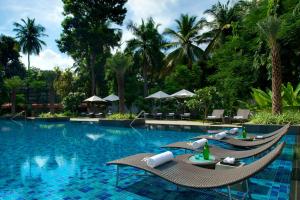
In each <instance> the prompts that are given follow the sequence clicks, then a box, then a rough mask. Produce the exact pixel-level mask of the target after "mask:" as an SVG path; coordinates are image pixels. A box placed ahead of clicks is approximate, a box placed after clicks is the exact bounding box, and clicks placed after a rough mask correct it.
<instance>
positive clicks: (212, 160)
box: [177, 153, 220, 169]
mask: <svg viewBox="0 0 300 200" xmlns="http://www.w3.org/2000/svg"><path fill="white" fill-rule="evenodd" d="M177 158H180V159H181V160H183V161H185V162H186V163H188V164H192V165H196V166H201V167H205V168H209V169H214V168H215V165H216V164H217V163H218V162H219V161H220V160H219V159H218V158H216V157H215V156H214V155H211V154H210V155H209V160H205V159H204V157H203V154H202V153H200V154H195V155H193V154H185V155H181V156H177Z"/></svg>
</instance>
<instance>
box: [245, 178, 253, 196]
mask: <svg viewBox="0 0 300 200" xmlns="http://www.w3.org/2000/svg"><path fill="white" fill-rule="evenodd" d="M246 189H247V195H248V197H249V199H252V197H251V193H250V190H249V181H248V180H246Z"/></svg>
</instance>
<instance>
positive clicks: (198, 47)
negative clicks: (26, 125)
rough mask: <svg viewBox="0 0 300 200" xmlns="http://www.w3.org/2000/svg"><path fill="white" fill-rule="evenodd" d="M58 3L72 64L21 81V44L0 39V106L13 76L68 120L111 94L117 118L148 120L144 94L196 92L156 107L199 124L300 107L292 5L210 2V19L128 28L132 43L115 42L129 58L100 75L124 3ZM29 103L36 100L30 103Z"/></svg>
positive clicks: (298, 23) (299, 20)
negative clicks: (132, 114) (212, 115)
mask: <svg viewBox="0 0 300 200" xmlns="http://www.w3.org/2000/svg"><path fill="white" fill-rule="evenodd" d="M63 3H64V16H65V18H64V20H63V22H62V28H63V31H62V33H61V36H60V38H59V40H58V41H57V43H58V47H59V49H60V50H61V51H62V52H66V53H67V54H69V55H70V56H72V58H73V59H74V60H75V64H74V66H73V68H72V69H67V70H65V71H61V70H59V69H58V68H57V69H55V70H54V71H55V73H54V74H52V75H50V74H48V75H46V76H45V74H47V73H44V72H43V71H39V70H37V69H36V68H34V67H40V66H34V67H31V68H32V69H31V70H28V71H27V73H26V72H25V70H24V67H23V64H22V63H21V62H20V61H19V51H20V44H19V43H18V42H17V41H15V40H14V39H13V38H9V37H7V36H1V38H0V43H1V46H0V58H1V59H0V61H1V63H0V71H1V79H0V89H1V95H4V96H6V98H5V99H6V100H5V101H8V92H9V91H8V90H7V89H5V88H4V87H3V79H4V78H11V77H13V76H19V77H20V78H21V79H24V80H25V83H28V86H29V88H30V92H31V94H37V95H38V94H39V93H41V92H42V91H43V90H44V89H43V88H44V87H45V86H46V87H47V89H48V90H51V89H53V91H54V92H55V95H56V98H55V101H56V102H63V103H64V105H65V108H66V109H67V110H70V111H72V112H73V111H76V110H77V109H78V106H79V104H80V103H81V102H80V100H81V99H83V98H87V97H89V96H90V95H93V94H96V95H98V96H101V97H104V96H106V95H108V94H111V93H115V94H118V93H120V92H121V93H124V103H125V106H124V107H125V110H131V108H132V107H135V106H137V107H138V109H137V110H142V109H146V110H147V111H148V112H150V111H151V109H152V108H153V102H152V101H150V100H145V98H144V97H145V96H147V95H148V94H149V93H154V92H157V91H159V90H162V91H165V92H167V93H173V92H176V91H179V90H180V89H183V88H185V89H188V90H190V91H196V96H195V97H194V98H193V99H190V100H189V99H187V100H186V106H182V107H181V106H178V105H181V104H182V102H184V101H175V100H174V101H166V102H162V105H161V108H160V109H162V110H165V111H174V110H176V111H177V112H183V110H184V109H189V111H191V112H194V113H197V115H199V113H201V116H205V115H206V114H207V113H208V112H210V110H211V109H213V108H217V107H219V108H224V109H225V110H227V112H228V113H235V110H236V109H237V108H239V107H247V106H248V107H250V108H251V109H254V110H262V109H267V110H270V109H271V105H272V103H273V105H275V104H276V105H277V106H276V109H275V110H276V112H275V113H279V112H280V110H281V105H282V108H283V111H284V112H283V115H284V114H285V113H286V112H285V110H287V109H289V110H297V109H298V108H299V97H298V96H299V90H300V89H299V87H300V86H297V84H298V83H299V79H300V57H299V54H300V45H299V44H300V37H299V34H300V9H299V8H300V4H299V1H298V0H284V1H277V0H276V1H275V0H260V1H256V0H250V1H242V0H239V1H228V2H227V3H224V4H222V3H219V2H218V3H216V4H215V5H213V6H212V7H211V8H208V9H207V10H206V11H205V12H204V15H205V16H209V17H210V20H206V19H205V18H200V17H199V16H200V15H201V14H203V13H199V16H191V15H188V14H182V15H180V16H178V18H177V19H174V24H173V25H172V26H170V27H169V28H167V29H166V30H164V31H163V32H160V31H159V29H158V27H159V24H158V23H157V22H155V21H154V19H153V18H149V19H141V21H140V22H139V23H136V24H135V23H133V22H130V23H129V24H127V28H128V29H129V30H130V31H131V32H132V34H133V36H132V38H131V39H129V40H128V41H126V42H125V43H124V45H125V48H122V49H124V52H123V53H121V54H126V56H129V57H130V58H131V59H132V64H131V67H129V68H127V67H125V66H116V67H109V66H108V67H104V66H105V64H106V63H107V60H113V59H114V54H115V53H113V52H116V51H112V49H113V48H116V47H117V48H119V47H120V43H119V41H120V38H121V30H120V29H118V28H117V25H121V24H122V22H123V20H124V18H125V15H126V8H125V7H124V4H125V3H126V0H118V1H110V2H108V1H104V0H95V1H88V0H84V1H79V0H75V1H69V0H63ZM191 3H192V2H191ZM26 23H27V22H26ZM4 45H5V48H3V47H4ZM21 47H22V45H21ZM118 50H119V51H120V49H118ZM10 60H11V61H10ZM110 66H113V65H110ZM117 67H120V69H119V68H118V69H117ZM123 67H124V68H123ZM123 69H126V75H125V76H124V79H123V80H121V79H120V77H122V76H118V71H119V70H121V71H122V70H123ZM122 72H123V71H122ZM121 74H122V73H121ZM48 76H49V77H50V76H51V77H52V78H47V77H48ZM33 80H34V81H33ZM120 80H121V82H120ZM272 80H273V81H272ZM281 81H282V84H283V86H281V84H280V82H281ZM122 82H124V83H125V84H124V85H123V86H122ZM272 82H273V83H276V85H274V84H272ZM29 83H30V84H29ZM120 83H121V84H120ZM120 86H121V87H120ZM253 88H259V89H253ZM268 88H270V89H271V90H270V89H268ZM272 92H273V94H275V96H276V98H275V99H276V100H275V101H274V98H273V100H272V97H274V95H272ZM274 92H275V93H274ZM20 93H22V90H20ZM23 93H25V92H24V90H23ZM82 93H85V95H83V94H82ZM49 94H50V93H49ZM74 94H76V95H74ZM278 95H279V96H278ZM119 96H122V94H121V95H119ZM281 99H282V100H281ZM1 100H2V98H1ZM62 100H64V101H62ZM31 101H40V99H39V97H32V98H31ZM72 102H73V103H74V104H72ZM245 102H248V103H245ZM249 102H250V103H249ZM281 103H282V104H281ZM122 107H123V106H122ZM126 108H127V109H126ZM273 111H274V108H273Z"/></svg>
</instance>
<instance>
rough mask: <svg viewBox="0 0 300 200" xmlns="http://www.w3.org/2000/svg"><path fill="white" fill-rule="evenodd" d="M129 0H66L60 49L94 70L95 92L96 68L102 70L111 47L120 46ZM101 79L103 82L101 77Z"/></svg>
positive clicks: (92, 82) (92, 84)
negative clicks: (119, 28) (121, 31)
mask: <svg viewBox="0 0 300 200" xmlns="http://www.w3.org/2000/svg"><path fill="white" fill-rule="evenodd" d="M126 2H127V0H114V1H107V0H93V1H91V0H72V1H70V0H63V3H64V16H65V19H64V20H63V22H62V27H63V32H62V33H61V36H60V39H59V40H58V41H57V43H58V47H59V49H60V51H62V52H65V53H68V54H69V55H70V56H72V58H73V59H74V60H75V61H76V63H79V65H78V66H82V65H84V66H85V67H86V69H87V71H88V72H89V74H90V83H91V92H90V93H91V94H92V95H94V94H95V93H96V81H97V79H96V72H97V71H101V69H103V67H104V64H105V59H106V58H107V57H108V55H109V53H110V49H111V48H113V47H116V46H118V42H119V40H120V39H121V34H120V31H119V30H118V29H116V28H112V26H111V25H112V24H114V25H116V24H117V25H121V24H122V23H123V20H124V18H125V14H126V12H127V10H126V8H125V6H124V5H125V3H126ZM99 79H100V78H98V81H99V82H101V80H99Z"/></svg>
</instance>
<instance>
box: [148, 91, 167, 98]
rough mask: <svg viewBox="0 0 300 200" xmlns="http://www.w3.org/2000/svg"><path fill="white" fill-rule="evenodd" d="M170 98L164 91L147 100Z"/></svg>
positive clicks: (150, 96)
mask: <svg viewBox="0 0 300 200" xmlns="http://www.w3.org/2000/svg"><path fill="white" fill-rule="evenodd" d="M169 97H170V95H168V94H167V93H165V92H163V91H158V92H155V93H154V94H151V95H149V96H147V97H146V99H165V98H169Z"/></svg>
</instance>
